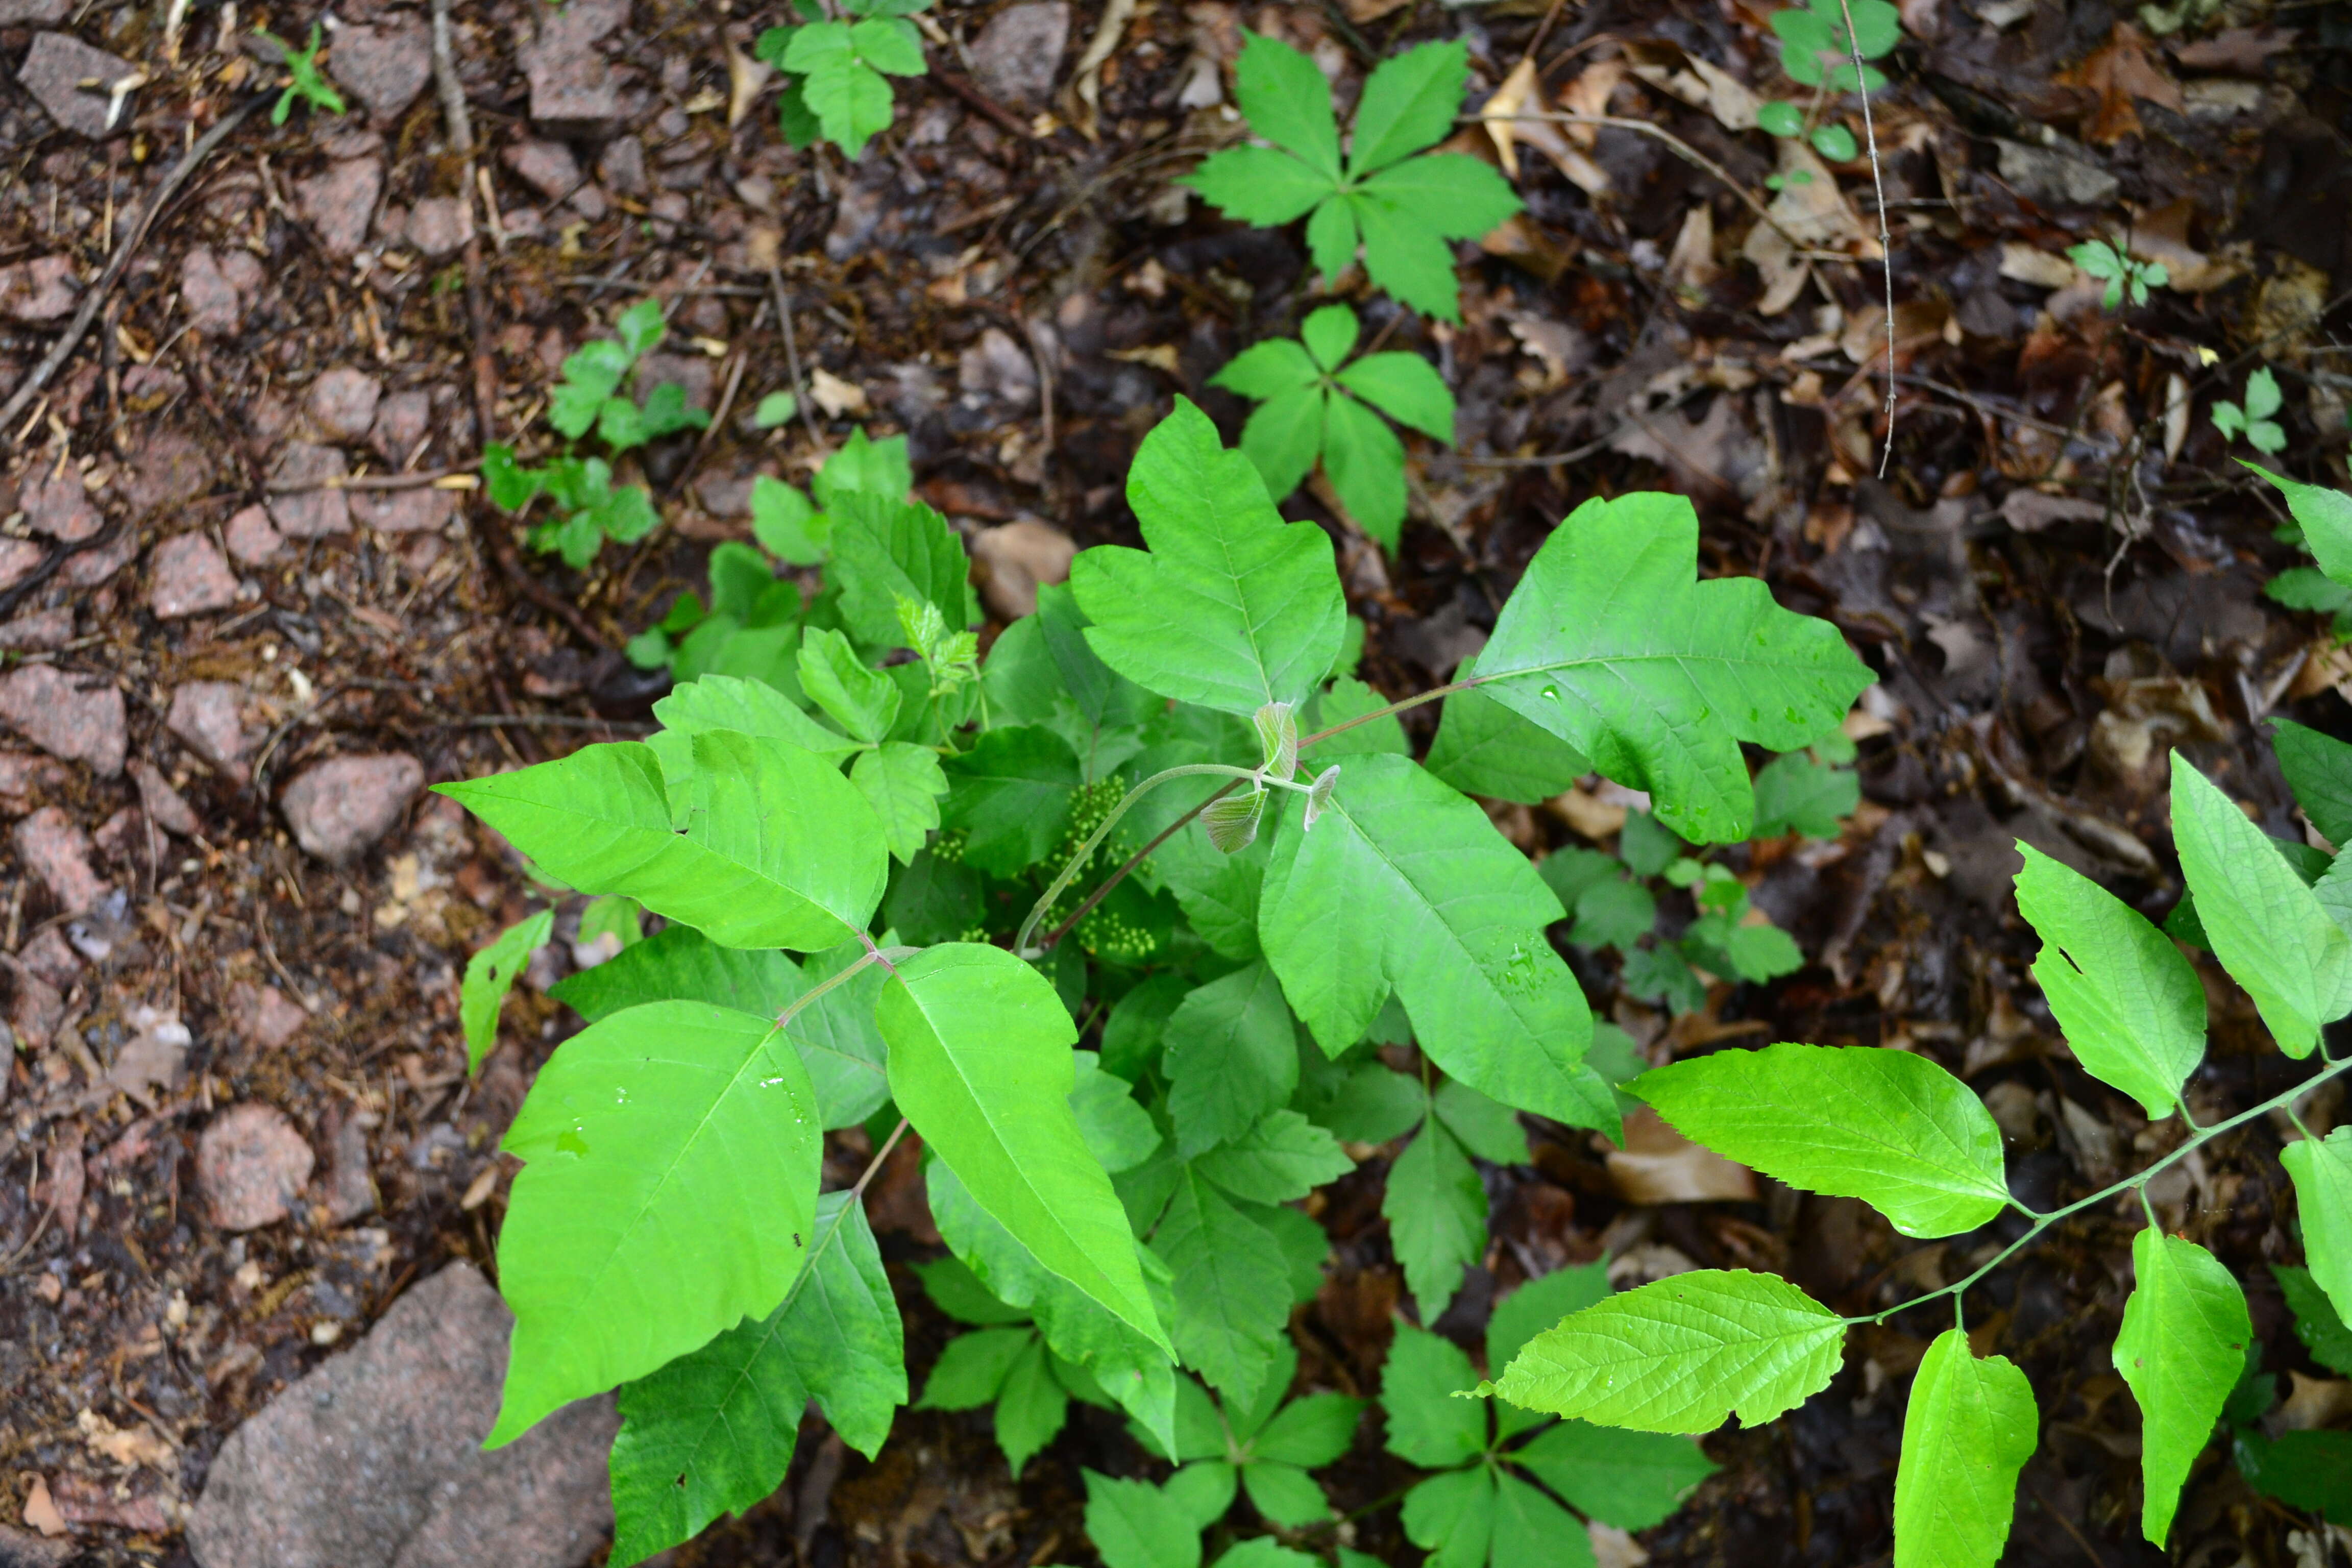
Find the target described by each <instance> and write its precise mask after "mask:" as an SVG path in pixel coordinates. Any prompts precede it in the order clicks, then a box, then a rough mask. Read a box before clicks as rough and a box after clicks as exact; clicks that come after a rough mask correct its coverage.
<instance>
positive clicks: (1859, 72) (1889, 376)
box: [1838, 0, 1895, 479]
mask: <svg viewBox="0 0 2352 1568" xmlns="http://www.w3.org/2000/svg"><path fill="white" fill-rule="evenodd" d="M1838 9H1839V10H1841V11H1843V13H1844V14H1845V41H1846V44H1847V47H1850V48H1851V49H1852V50H1853V87H1854V90H1855V91H1856V92H1859V93H1860V94H1862V139H1863V144H1864V146H1865V147H1867V148H1868V149H1869V150H1870V184H1871V189H1872V190H1873V191H1874V192H1876V193H1877V195H1878V270H1879V272H1880V273H1881V274H1882V275H1883V276H1884V277H1885V279H1886V437H1885V439H1884V440H1883V441H1881V442H1880V443H1879V447H1878V477H1879V478H1880V479H1885V477H1886V465H1887V464H1888V463H1889V462H1891V461H1893V460H1894V457H1895V240H1894V238H1893V237H1892V236H1890V235H1889V234H1888V233H1887V231H1886V180H1885V176H1884V174H1882V173H1881V172H1880V170H1879V167H1878V128H1877V127H1876V126H1875V125H1874V124H1873V123H1872V122H1871V118H1870V84H1869V82H1868V81H1867V80H1866V79H1864V75H1863V65H1862V37H1861V35H1860V34H1858V33H1856V32H1855V31H1854V30H1853V0H1838Z"/></svg>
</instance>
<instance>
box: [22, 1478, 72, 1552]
mask: <svg viewBox="0 0 2352 1568" xmlns="http://www.w3.org/2000/svg"><path fill="white" fill-rule="evenodd" d="M25 1522H26V1524H28V1525H30V1526H32V1527H33V1528H34V1529H35V1530H37V1531H40V1532H41V1533H42V1534H43V1535H46V1536H48V1537H50V1538H51V1539H52V1540H54V1539H55V1538H57V1537H58V1536H60V1535H63V1534H64V1533H65V1532H66V1516H65V1515H64V1514H61V1513H59V1512H58V1505H57V1501H56V1500H55V1499H53V1498H51V1497H50V1496H49V1483H48V1479H47V1478H46V1477H43V1476H35V1477H34V1478H33V1486H32V1489H31V1490H30V1491H28V1492H26V1494H25Z"/></svg>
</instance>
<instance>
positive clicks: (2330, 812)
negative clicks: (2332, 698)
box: [2271, 719, 2352, 847]
mask: <svg viewBox="0 0 2352 1568" xmlns="http://www.w3.org/2000/svg"><path fill="white" fill-rule="evenodd" d="M2271 745H2272V747H2273V750H2275V751H2276V752H2278V762H2279V771H2280V772H2282V773H2285V774H2286V782H2287V786H2288V787H2289V788H2291V789H2293V790H2294V799H2295V804H2296V805H2300V806H2302V807H2303V812H2304V815H2305V816H2308V817H2310V818H2311V825H2312V826H2314V827H2316V828H2317V829H2319V831H2320V832H2321V833H2323V834H2325V835H2326V837H2327V841H2328V842H2329V843H2330V844H2334V845H2336V846H2337V847H2342V846H2344V845H2347V844H2352V745H2347V744H2346V743H2345V742H2342V741H2339V740H2337V739H2336V737H2335V736H2333V735H2323V734H2321V733H2320V732H2319V731H2316V730H2310V729H2305V727H2304V726H2303V725H2301V724H2298V723H2295V722H2294V721H2293V720H2291V719H2273V720H2272V721H2271Z"/></svg>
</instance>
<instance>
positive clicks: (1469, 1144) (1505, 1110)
mask: <svg viewBox="0 0 2352 1568" xmlns="http://www.w3.org/2000/svg"><path fill="white" fill-rule="evenodd" d="M1434 1103H1435V1105H1436V1107H1437V1119H1438V1120H1439V1121H1443V1122H1444V1123H1445V1125H1446V1128H1447V1130H1448V1131H1451V1132H1452V1133H1453V1134H1454V1137H1456V1138H1458V1139H1460V1140H1461V1141H1462V1146H1463V1147H1464V1148H1465V1149H1467V1150H1468V1151H1469V1152H1471V1153H1473V1154H1475V1155H1476V1156H1478V1158H1480V1159H1481V1160H1485V1161H1486V1162H1488V1163H1492V1164H1496V1165H1524V1164H1526V1163H1528V1134H1527V1130H1526V1129H1525V1128H1523V1127H1521V1126H1520V1125H1519V1117H1518V1112H1517V1111H1515V1110H1512V1109H1511V1108H1510V1107H1509V1106H1507V1105H1503V1104H1499V1103H1497V1102H1496V1101H1495V1100H1489V1099H1487V1098H1486V1096H1485V1095H1483V1094H1480V1093H1479V1092H1478V1091H1477V1090H1476V1089H1472V1088H1471V1087H1470V1086H1469V1085H1468V1084H1465V1083H1450V1082H1449V1083H1444V1084H1440V1085H1439V1086H1438V1089H1437V1094H1436V1096H1435V1100H1434Z"/></svg>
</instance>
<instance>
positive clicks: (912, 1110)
mask: <svg viewBox="0 0 2352 1568" xmlns="http://www.w3.org/2000/svg"><path fill="white" fill-rule="evenodd" d="M875 1021H876V1023H877V1025H878V1026H880V1028H881V1031H882V1037H883V1038H884V1039H885V1040H887V1041H888V1042H889V1049H890V1092H891V1095H892V1097H893V1098H894V1099H895V1100H897V1101H898V1109H899V1110H900V1111H901V1112H902V1113H904V1114H905V1116H906V1118H907V1120H908V1121H910V1122H912V1123H913V1124H914V1126H915V1130H916V1131H918V1132H920V1133H921V1134H922V1135H923V1141H924V1142H926V1143H928V1144H929V1145H930V1147H931V1148H932V1149H933V1150H935V1151H937V1152H938V1154H939V1156H940V1159H941V1160H943V1161H945V1162H946V1163H948V1165H949V1166H950V1167H951V1168H952V1169H953V1170H954V1171H955V1172H956V1173H957V1174H958V1175H959V1176H960V1177H961V1178H962V1180H963V1183H964V1184H965V1185H966V1186H967V1187H968V1188H969V1189H970V1190H971V1195H972V1197H973V1198H974V1199H975V1200H976V1201H977V1202H978V1203H979V1205H980V1206H981V1207H982V1209H984V1210H985V1211H987V1213H988V1214H989V1215H990V1216H991V1217H992V1218H993V1219H994V1220H996V1222H997V1223H998V1224H1000V1225H1002V1226H1004V1228H1005V1229H1006V1230H1007V1231H1009V1232H1010V1233H1011V1234H1012V1235H1013V1237H1014V1238H1015V1239H1016V1240H1018V1241H1019V1242H1020V1243H1021V1244H1022V1245H1023V1246H1024V1247H1026V1248H1028V1250H1029V1252H1030V1254H1031V1255H1032V1256H1033V1257H1034V1258H1036V1260H1037V1261H1038V1262H1040V1263H1042V1264H1043V1265H1045V1267H1046V1268H1050V1269H1051V1270H1053V1271H1054V1272H1055V1274H1057V1275H1059V1276H1061V1277H1062V1278H1063V1279H1067V1280H1068V1281H1069V1282H1070V1283H1071V1284H1073V1285H1075V1286H1076V1287H1077V1288H1078V1289H1080V1290H1082V1291H1084V1292H1085V1293H1086V1294H1087V1296H1089V1297H1091V1298H1093V1299H1094V1300H1097V1301H1098V1302H1100V1303H1101V1304H1102V1305H1103V1306H1105V1307H1107V1308H1108V1309H1109V1310H1111V1311H1112V1312H1113V1313H1115V1314H1117V1315H1118V1317H1119V1318H1120V1319H1121V1320H1123V1321H1126V1322H1127V1323H1128V1324H1129V1325H1130V1326H1131V1327H1133V1328H1134V1329H1135V1330H1136V1331H1139V1333H1141V1334H1142V1335H1143V1336H1144V1337H1145V1338H1146V1339H1148V1340H1150V1341H1151V1342H1154V1343H1156V1344H1160V1345H1162V1346H1165V1345H1166V1343H1167V1340H1166V1336H1165V1333H1164V1331H1162V1330H1161V1328H1160V1319H1159V1314H1158V1313H1157V1312H1156V1311H1154V1310H1153V1309H1152V1305H1151V1300H1150V1296H1149V1295H1148V1294H1147V1293H1146V1292H1145V1290H1144V1288H1143V1276H1142V1273H1141V1270H1140V1268H1139V1264H1138V1262H1137V1259H1136V1255H1135V1247H1134V1243H1133V1241H1132V1239H1131V1233H1130V1232H1129V1229H1128V1225H1127V1217H1126V1215H1125V1212H1124V1211H1123V1210H1121V1208H1120V1207H1119V1204H1118V1197H1117V1195H1116V1194H1113V1193H1112V1192H1111V1189H1110V1178H1109V1177H1108V1175H1107V1174H1105V1173H1104V1171H1103V1168H1102V1165H1101V1163H1099V1162H1097V1160H1096V1159H1095V1157H1094V1155H1093V1154H1092V1153H1091V1152H1088V1151H1087V1145H1086V1142H1085V1140H1084V1138H1083V1137H1082V1136H1081V1135H1080V1133H1079V1131H1078V1123H1077V1118H1076V1116H1075V1115H1074V1114H1073V1113H1072V1111H1071V1110H1070V1102H1069V1095H1070V1091H1071V1089H1074V1088H1075V1087H1076V1067H1075V1066H1074V1064H1073V1063H1072V1061H1071V1058H1070V1050H1069V1047H1070V1046H1071V1045H1072V1044H1073V1043H1075V1041H1076V1038H1077V1030H1076V1026H1074V1025H1073V1024H1072V1023H1071V1021H1070V1015H1069V1012H1068V1010H1067V1009H1066V1008H1065V1007H1064V1006H1063V1005H1062V1002H1061V999H1060V998H1059V997H1058V996H1056V995H1055V994H1054V989H1053V987H1052V986H1051V985H1049V984H1046V982H1045V977H1044V976H1042V975H1040V974H1039V973H1037V972H1036V971H1035V970H1034V969H1032V968H1031V967H1030V966H1029V965H1027V964H1025V963H1022V962H1021V961H1020V960H1019V959H1017V958H1014V957H1013V955H1012V954H1011V953H1008V952H1004V951H1003V949H1001V948H993V947H982V946H980V945H977V944H975V943H970V942H953V943H949V944H947V945H945V946H940V947H934V948H930V949H928V950H927V951H925V952H921V953H919V954H918V955H917V956H916V957H914V958H911V959H908V961H907V962H906V963H902V964H900V965H898V972H897V973H896V974H894V975H893V976H892V978H891V980H890V982H889V984H887V985H885V986H884V987H883V991H882V998H881V1000H880V1002H879V1003H877V1005H876V1007H875ZM999 1294H1002V1292H999Z"/></svg>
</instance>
